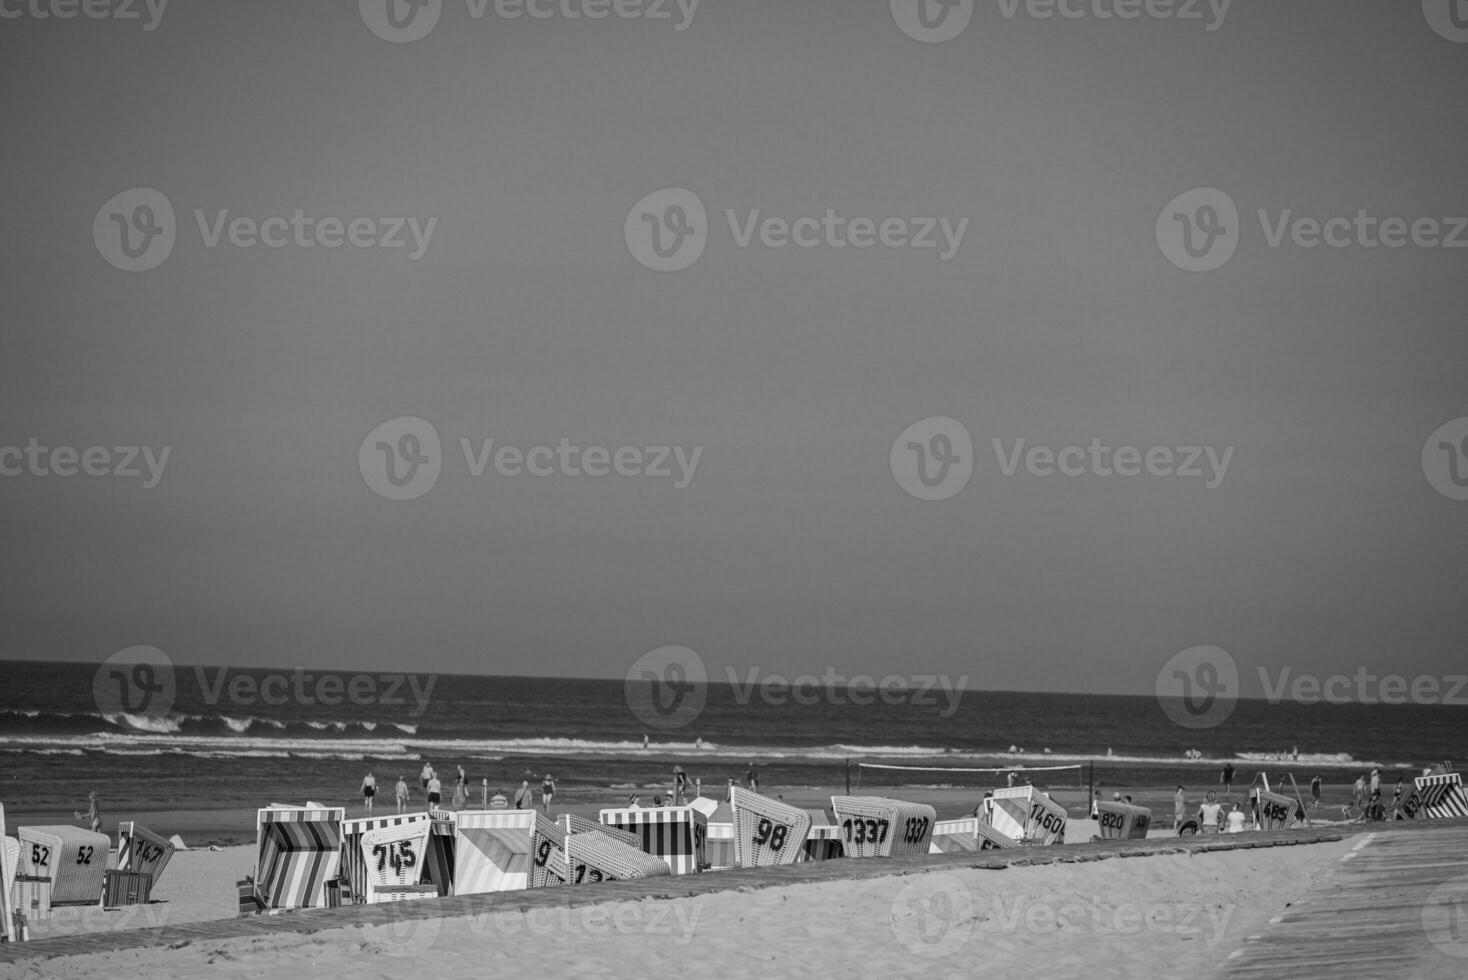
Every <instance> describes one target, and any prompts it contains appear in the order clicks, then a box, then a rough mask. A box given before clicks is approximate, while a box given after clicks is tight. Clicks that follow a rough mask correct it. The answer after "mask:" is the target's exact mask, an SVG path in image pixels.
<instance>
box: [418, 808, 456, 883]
mask: <svg viewBox="0 0 1468 980" xmlns="http://www.w3.org/2000/svg"><path fill="white" fill-rule="evenodd" d="M428 818H429V823H428V846H427V851H426V853H425V854H424V858H423V882H424V883H426V884H431V885H434V886H436V887H437V889H438V896H439V897H440V898H447V897H448V896H449V895H452V894H453V893H454V841H455V840H456V839H457V837H458V834H459V832H458V830H457V829H456V828H455V826H454V811H453V810H437V809H434V810H429V811H428Z"/></svg>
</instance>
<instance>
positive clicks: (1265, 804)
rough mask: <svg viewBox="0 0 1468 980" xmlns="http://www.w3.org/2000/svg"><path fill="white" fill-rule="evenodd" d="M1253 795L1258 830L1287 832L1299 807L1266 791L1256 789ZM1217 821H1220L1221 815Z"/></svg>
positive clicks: (1282, 797) (1295, 803)
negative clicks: (1255, 801)
mask: <svg viewBox="0 0 1468 980" xmlns="http://www.w3.org/2000/svg"><path fill="white" fill-rule="evenodd" d="M1254 794H1255V799H1256V800H1257V805H1258V811H1257V812H1258V814H1259V829H1260V830H1289V829H1290V828H1291V827H1293V826H1294V825H1295V811H1296V809H1297V808H1298V807H1299V804H1298V803H1297V802H1296V801H1295V800H1292V799H1290V798H1289V797H1288V796H1281V795H1280V794H1279V793H1271V792H1270V791H1269V790H1267V789H1256V790H1255V791H1254ZM1219 819H1220V820H1222V814H1220V815H1219Z"/></svg>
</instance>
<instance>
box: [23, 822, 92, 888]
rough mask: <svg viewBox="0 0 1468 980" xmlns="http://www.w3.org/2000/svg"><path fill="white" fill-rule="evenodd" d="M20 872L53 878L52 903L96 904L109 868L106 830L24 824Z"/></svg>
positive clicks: (63, 825)
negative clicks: (103, 832)
mask: <svg viewBox="0 0 1468 980" xmlns="http://www.w3.org/2000/svg"><path fill="white" fill-rule="evenodd" d="M17 836H19V838H20V864H21V866H20V873H21V874H27V875H31V876H33V877H42V878H50V879H51V905H52V906H53V907H55V906H59V905H97V904H99V903H100V902H101V901H102V883H103V878H104V876H105V873H106V871H107V851H108V848H109V845H110V844H111V843H112V842H111V841H110V840H109V839H108V838H107V835H106V834H94V833H92V832H91V831H90V830H83V829H81V828H80V827H71V826H67V825H65V824H60V825H57V826H53V827H21V828H20V830H19V831H18V832H17Z"/></svg>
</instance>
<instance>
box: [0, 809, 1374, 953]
mask: <svg viewBox="0 0 1468 980" xmlns="http://www.w3.org/2000/svg"><path fill="white" fill-rule="evenodd" d="M1349 832H1350V831H1349V830H1346V831H1345V833H1349ZM1342 837H1343V828H1339V827H1324V828H1316V829H1305V830H1292V831H1280V832H1273V833H1248V834H1227V835H1223V836H1218V837H1165V838H1152V839H1151V840H1132V841H1098V842H1095V843H1089V844H1074V845H1065V846H1058V847H1027V848H1018V849H1015V850H1005V851H976V852H972V853H967V854H930V855H917V856H912V857H903V858H873V859H868V860H834V861H817V862H811V863H807V864H795V865H787V866H783V867H772V868H747V869H740V870H732V871H717V872H711V873H706V874H697V875H681V876H678V877H666V878H650V879H645V880H642V881H614V882H602V883H600V884H597V885H587V886H579V887H575V886H573V887H566V888H538V889H533V890H530V891H516V892H495V893H492V894H488V895H463V896H455V897H452V898H441V899H423V900H420V901H411V902H389V903H384V904H381V905H355V906H349V907H346V908H338V909H305V910H301V911H295V912H287V913H284V914H280V915H261V916H249V917H247V918H240V919H223V920H216V921H212V922H193V923H187V924H180V925H163V926H160V927H157V928H151V929H129V930H118V929H112V930H107V929H105V928H103V929H101V930H98V929H96V928H95V927H93V928H92V929H90V930H89V931H88V932H86V933H84V934H78V935H70V936H57V937H53V938H48V939H42V940H36V941H33V942H29V943H19V944H0V963H7V962H22V961H26V960H46V959H52V958H54V957H58V956H74V955H79V954H85V953H104V952H110V951H113V950H120V949H139V948H145V947H155V946H175V945H180V944H187V943H191V942H203V941H219V940H226V939H245V938H255V937H261V936H269V935H279V934H281V933H295V934H310V933H316V932H321V931H323V930H326V929H342V928H349V927H353V926H373V925H380V926H393V927H395V928H403V924H404V923H411V922H413V921H415V920H425V919H443V918H458V917H462V916H471V915H482V914H487V913H492V914H499V913H507V912H515V911H529V910H531V909H563V908H580V907H585V906H591V905H600V904H605V903H608V902H622V901H638V900H641V899H653V898H679V897H683V896H689V895H705V894H709V893H712V892H721V891H735V890H739V889H744V890H750V889H756V888H778V887H782V886H786V885H797V884H806V883H817V882H830V881H843V880H851V879H856V878H880V877H885V876H901V875H912V874H923V873H925V872H930V871H954V870H960V869H964V868H991V869H1002V868H1007V867H1021V866H1026V865H1040V864H1071V863H1077V862H1085V861H1102V860H1109V859H1117V858H1127V857H1145V856H1150V855H1158V854H1182V853H1204V852H1210V851H1230V850H1242V849H1247V848H1255V847H1283V846H1290V845H1299V844H1313V843H1319V842H1322V841H1338V840H1341V839H1342ZM229 884H230V883H228V882H224V883H221V885H222V887H228V885H229ZM154 908H158V906H154ZM165 914H166V913H165Z"/></svg>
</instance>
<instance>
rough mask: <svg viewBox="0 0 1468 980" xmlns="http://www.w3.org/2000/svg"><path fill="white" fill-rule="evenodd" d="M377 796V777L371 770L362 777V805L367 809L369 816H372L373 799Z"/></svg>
mask: <svg viewBox="0 0 1468 980" xmlns="http://www.w3.org/2000/svg"><path fill="white" fill-rule="evenodd" d="M376 796H377V777H376V776H374V775H372V773H371V772H370V771H369V772H368V773H367V775H365V776H363V777H362V806H363V807H365V808H366V809H367V816H369V817H370V816H372V801H373V799H375V798H376Z"/></svg>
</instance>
